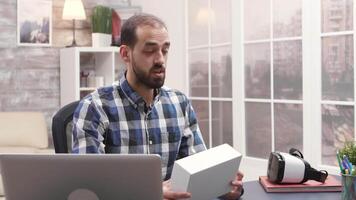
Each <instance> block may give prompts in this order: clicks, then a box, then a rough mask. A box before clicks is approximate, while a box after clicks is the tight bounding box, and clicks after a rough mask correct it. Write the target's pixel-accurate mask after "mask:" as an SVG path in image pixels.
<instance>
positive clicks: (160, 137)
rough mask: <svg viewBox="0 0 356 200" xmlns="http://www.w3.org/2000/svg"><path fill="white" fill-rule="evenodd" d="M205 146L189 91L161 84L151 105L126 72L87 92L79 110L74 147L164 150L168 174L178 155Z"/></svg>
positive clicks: (97, 150) (110, 150) (138, 151)
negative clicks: (147, 104)
mask: <svg viewBox="0 0 356 200" xmlns="http://www.w3.org/2000/svg"><path fill="white" fill-rule="evenodd" d="M205 149H206V147H205V144H204V141H203V139H202V136H201V132H200V129H199V126H198V123H197V119H196V115H195V112H194V110H193V108H192V106H191V104H190V101H189V100H188V99H187V97H186V96H185V95H184V94H182V93H181V92H179V91H176V90H172V89H169V88H167V87H162V88H160V89H158V90H157V95H156V96H155V98H154V101H153V103H152V106H146V104H145V101H144V99H143V98H142V97H141V96H139V95H138V93H136V92H135V91H134V90H133V89H132V88H131V87H130V86H129V84H128V82H127V80H126V77H125V75H124V76H122V78H121V79H120V81H119V82H117V83H114V84H113V85H112V86H109V87H103V88H100V89H97V90H96V91H94V92H93V93H91V94H90V95H88V96H87V97H85V98H84V99H83V100H82V101H81V102H80V103H79V106H78V107H77V109H76V111H75V112H74V117H73V149H72V151H73V153H105V152H106V153H122V154H129V153H130V154H131V153H133V154H159V155H160V156H161V159H162V179H163V180H167V179H169V178H170V176H171V173H172V168H173V164H174V161H175V160H177V159H179V158H183V157H186V156H189V155H192V154H194V153H197V152H200V151H203V150H205Z"/></svg>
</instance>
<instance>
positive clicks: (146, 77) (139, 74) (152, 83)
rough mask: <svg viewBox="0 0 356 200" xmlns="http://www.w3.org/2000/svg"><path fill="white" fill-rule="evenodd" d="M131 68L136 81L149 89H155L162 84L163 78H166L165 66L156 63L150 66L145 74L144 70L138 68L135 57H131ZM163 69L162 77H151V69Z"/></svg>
mask: <svg viewBox="0 0 356 200" xmlns="http://www.w3.org/2000/svg"><path fill="white" fill-rule="evenodd" d="M132 70H133V72H134V73H135V76H136V79H137V81H138V82H140V83H141V84H143V85H145V86H146V87H148V88H151V89H157V88H160V87H162V86H163V84H164V80H165V78H166V74H165V68H164V66H163V65H160V64H156V65H154V66H152V67H151V68H150V70H149V71H148V73H147V74H146V73H145V72H144V71H142V70H140V68H139V67H137V65H136V62H135V59H132ZM159 70H163V77H162V78H161V77H151V74H152V73H153V71H159Z"/></svg>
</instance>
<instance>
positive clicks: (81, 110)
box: [72, 98, 106, 153]
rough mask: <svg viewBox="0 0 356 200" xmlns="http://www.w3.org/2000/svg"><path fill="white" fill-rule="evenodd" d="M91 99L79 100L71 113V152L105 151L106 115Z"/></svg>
mask: <svg viewBox="0 0 356 200" xmlns="http://www.w3.org/2000/svg"><path fill="white" fill-rule="evenodd" d="M100 108H101V107H100V106H99V105H97V104H95V102H94V101H93V99H91V98H88V99H83V100H82V101H80V103H79V105H78V107H77V109H76V110H75V112H74V115H73V132H72V133H73V140H72V153H105V150H104V147H105V146H104V143H103V140H104V137H103V135H104V133H105V129H106V127H105V124H106V122H105V121H106V120H105V119H106V117H105V115H104V113H103V112H101V110H102V109H100Z"/></svg>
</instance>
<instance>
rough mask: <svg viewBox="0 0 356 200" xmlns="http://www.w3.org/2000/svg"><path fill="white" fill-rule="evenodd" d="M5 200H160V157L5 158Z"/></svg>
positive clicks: (1, 157)
mask: <svg viewBox="0 0 356 200" xmlns="http://www.w3.org/2000/svg"><path fill="white" fill-rule="evenodd" d="M0 167H1V168H0V169H1V175H2V177H3V183H4V190H5V196H6V199H7V200H19V199H26V200H39V199H43V200H44V199H51V200H57V199H58V200H64V199H69V200H74V199H86V200H99V199H100V200H102V199H104V200H114V199H115V200H117V199H124V200H137V199H145V200H157V199H162V180H161V160H160V157H159V156H157V155H137V154H136V155H134V154H130V155H122V154H110V155H108V154H107V155H105V154H101V155H99V154H85V155H84V154H83V155H74V154H56V155H53V154H52V155H44V154H4V155H0Z"/></svg>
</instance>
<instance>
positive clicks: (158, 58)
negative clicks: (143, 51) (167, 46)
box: [154, 51, 166, 66]
mask: <svg viewBox="0 0 356 200" xmlns="http://www.w3.org/2000/svg"><path fill="white" fill-rule="evenodd" d="M165 61H166V60H165V57H164V55H163V53H162V52H161V51H159V52H158V53H157V54H156V57H155V60H154V62H155V64H156V65H157V64H159V65H163V66H165V65H164V63H165Z"/></svg>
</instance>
